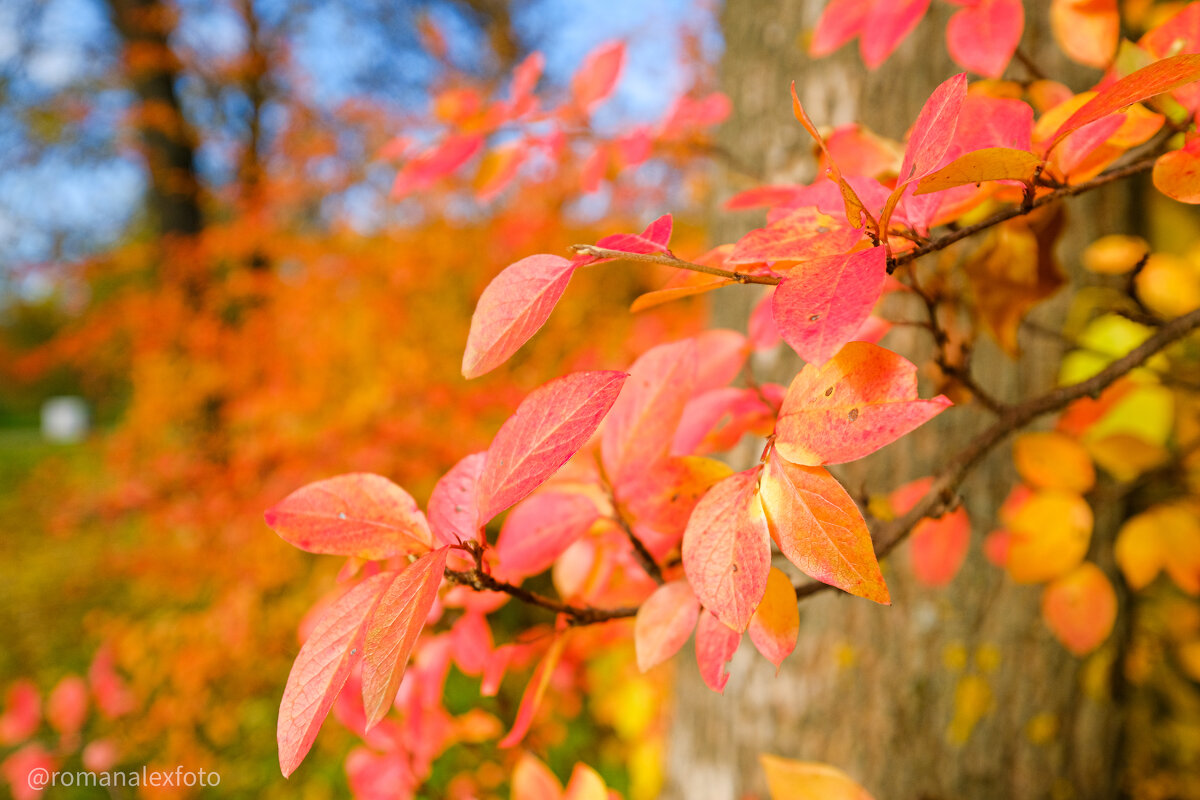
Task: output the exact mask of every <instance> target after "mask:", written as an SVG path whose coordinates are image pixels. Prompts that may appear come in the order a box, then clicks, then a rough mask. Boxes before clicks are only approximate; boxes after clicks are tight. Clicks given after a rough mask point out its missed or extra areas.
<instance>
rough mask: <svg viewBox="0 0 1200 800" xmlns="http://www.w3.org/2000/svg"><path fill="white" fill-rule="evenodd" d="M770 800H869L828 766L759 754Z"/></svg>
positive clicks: (860, 788) (843, 776)
mask: <svg viewBox="0 0 1200 800" xmlns="http://www.w3.org/2000/svg"><path fill="white" fill-rule="evenodd" d="M758 760H759V762H760V763H761V764H762V766H763V769H764V770H765V771H766V773H767V789H768V791H769V792H770V794H771V800H872V798H871V795H870V794H868V793H867V790H866V789H864V788H862V787H861V786H859V785H858V784H857V783H855V781H854V779H853V778H851V777H850V776H849V775H847V774H846V773H844V772H842V771H841V770H839V769H835V768H834V767H831V766H829V765H828V764H817V763H813V762H806V761H792V760H791V759H787V758H780V757H779V756H773V755H769V754H767V753H763V754H761V755H760V756H759V757H758Z"/></svg>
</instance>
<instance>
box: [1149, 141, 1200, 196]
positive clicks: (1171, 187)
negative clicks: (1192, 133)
mask: <svg viewBox="0 0 1200 800" xmlns="http://www.w3.org/2000/svg"><path fill="white" fill-rule="evenodd" d="M1154 186H1155V188H1156V189H1158V190H1159V191H1160V192H1162V193H1163V194H1165V195H1166V196H1167V197H1170V198H1171V199H1172V200H1178V201H1179V202H1181V203H1190V204H1192V205H1196V204H1197V203H1200V139H1193V140H1192V141H1190V142H1188V143H1187V145H1185V146H1184V147H1183V149H1181V150H1174V151H1172V152H1170V153H1165V154H1163V155H1161V156H1159V158H1158V160H1157V161H1155V162H1154Z"/></svg>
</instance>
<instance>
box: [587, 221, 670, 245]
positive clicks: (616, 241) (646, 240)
mask: <svg viewBox="0 0 1200 800" xmlns="http://www.w3.org/2000/svg"><path fill="white" fill-rule="evenodd" d="M673 224H674V223H673V220H672V217H671V215H670V214H663V215H662V216H661V217H659V218H658V219H656V220H654V221H653V222H651V223H650V224H649V225H647V226H646V229H645V230H644V231H642V232H641V233H613V234H609V235H608V236H605V237H603V238H602V239H600V241H598V242H596V246H597V247H603V248H604V249H605V250H620V251H622V252H624V253H662V252H666V250H667V245H668V244H669V243H670V241H671V228H672V227H673Z"/></svg>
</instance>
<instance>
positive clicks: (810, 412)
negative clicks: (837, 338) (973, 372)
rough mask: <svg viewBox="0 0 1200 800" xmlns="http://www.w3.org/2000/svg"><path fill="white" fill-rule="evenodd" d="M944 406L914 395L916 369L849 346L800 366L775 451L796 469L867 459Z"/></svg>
mask: <svg viewBox="0 0 1200 800" xmlns="http://www.w3.org/2000/svg"><path fill="white" fill-rule="evenodd" d="M949 405H950V401H949V400H947V399H946V398H945V397H944V396H942V395H939V396H938V397H935V398H933V399H932V400H921V399H919V398H918V397H917V368H916V366H915V365H914V364H913V363H912V362H910V361H908V360H907V359H905V358H903V357H902V356H899V355H896V354H895V353H893V352H891V351H889V350H885V349H884V348H882V347H879V346H878V345H874V344H869V343H867V342H850V343H849V344H847V345H846V346H845V347H843V348H842V349H841V351H839V352H838V354H837V355H835V356H834V357H833V358H832V359H831V360H830V361H828V362H826V363H825V364H824V365H823V366H820V367H818V366H816V365H814V364H808V365H805V367H804V369H802V370H801V371H800V374H799V375H797V376H796V378H795V379H794V380H793V381H792V385H791V386H790V387H788V391H787V395H786V396H785V397H784V399H783V407H782V408H781V409H780V411H779V421H778V423H777V425H776V429H775V430H776V439H775V449H776V450H777V451H778V452H779V454H780V455H781V456H783V458H785V459H787V460H788V461H791V462H792V463H795V464H804V465H807V466H820V465H822V464H841V463H844V462H846V461H854V460H856V459H859V458H862V457H863V456H866V455H869V454H871V453H873V452H875V451H876V450H878V449H879V448H881V447H883V446H884V445H886V444H889V443H890V442H893V441H895V440H896V439H898V438H900V437H901V436H903V435H904V434H906V433H908V432H909V431H911V430H914V429H915V428H917V427H919V426H921V425H923V424H924V423H926V422H928V421H929V420H930V419H932V418H933V417H935V416H937V415H938V414H940V413H941V412H942V411H944V410H945V409H946V408H947V407H948V406H949Z"/></svg>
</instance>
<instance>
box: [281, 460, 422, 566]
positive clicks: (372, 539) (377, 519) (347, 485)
mask: <svg viewBox="0 0 1200 800" xmlns="http://www.w3.org/2000/svg"><path fill="white" fill-rule="evenodd" d="M264 517H265V518H266V522H267V525H268V526H270V527H271V529H272V530H274V531H275V532H276V533H277V534H279V536H280V538H282V539H283V540H284V541H285V542H287V543H288V544H291V545H293V546H295V547H298V548H300V549H301V550H307V551H308V552H310V553H328V554H332V555H340V556H357V557H358V558H366V559H378V558H389V557H391V556H395V555H401V554H404V553H421V552H425V551H426V550H428V549H429V548H430V547H431V545H432V536H431V534H430V532H429V525H428V524H427V523H426V521H425V515H424V514H422V513H421V510H420V509H419V508H417V502H416V501H415V500H413V499H412V497H411V496H410V495H409V494H408V492H406V491H404V490H403V489H401V488H400V487H399V486H397V485H396V484H394V483H392V482H391V481H389V480H388V479H387V478H384V477H383V476H381V475H372V474H370V473H367V472H355V473H351V474H349V475H339V476H338V477H336V478H327V479H326V480H323V481H317V482H316V483H310V484H308V485H307V486H304V487H302V488H300V489H297V490H296V491H294V492H292V493H291V494H290V495H288V496H287V497H285V498H284V499H283V500H282V501H280V502H279V503H278V504H277V505H275V506H272V507H271V508H270V509H268V510H267V512H266V514H265V515H264Z"/></svg>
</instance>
